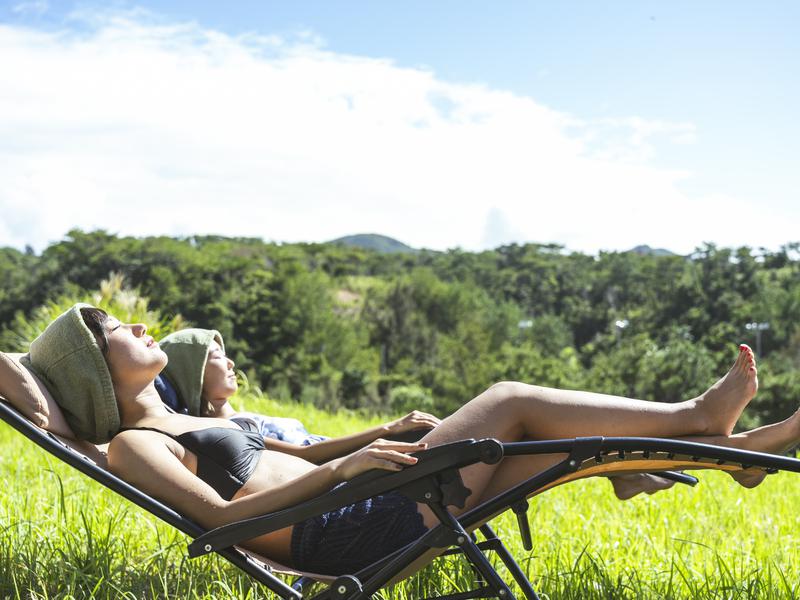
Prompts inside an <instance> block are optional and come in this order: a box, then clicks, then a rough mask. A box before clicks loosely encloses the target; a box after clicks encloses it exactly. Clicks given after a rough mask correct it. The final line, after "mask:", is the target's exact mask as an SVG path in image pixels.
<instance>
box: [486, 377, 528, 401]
mask: <svg viewBox="0 0 800 600" xmlns="http://www.w3.org/2000/svg"><path fill="white" fill-rule="evenodd" d="M523 387H525V384H524V383H520V382H519V381H498V382H497V383H495V384H493V385H492V386H491V387H490V388H489V390H488V391H489V392H491V393H492V395H495V396H499V397H502V398H513V397H516V396H520V395H522V388H523Z"/></svg>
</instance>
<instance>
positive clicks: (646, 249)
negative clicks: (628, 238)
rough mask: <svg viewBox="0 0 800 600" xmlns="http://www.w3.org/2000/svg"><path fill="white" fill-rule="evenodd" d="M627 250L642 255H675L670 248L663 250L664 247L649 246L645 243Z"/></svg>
mask: <svg viewBox="0 0 800 600" xmlns="http://www.w3.org/2000/svg"><path fill="white" fill-rule="evenodd" d="M628 252H633V253H634V254H639V255H643V256H677V255H676V254H675V253H674V252H671V251H670V250H665V249H664V248H651V247H650V246H646V245H642V246H636V247H635V248H631V249H630V250H628Z"/></svg>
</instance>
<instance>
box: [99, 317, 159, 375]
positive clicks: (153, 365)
mask: <svg viewBox="0 0 800 600" xmlns="http://www.w3.org/2000/svg"><path fill="white" fill-rule="evenodd" d="M104 327H105V331H106V339H107V340H108V352H107V353H106V362H107V363H108V370H109V372H110V373H111V378H112V380H113V381H114V383H115V385H117V384H125V383H147V382H148V381H152V380H153V379H155V377H156V375H158V374H159V373H160V372H161V371H162V370H163V368H164V367H165V366H166V364H167V355H166V354H164V351H163V350H161V348H159V347H158V342H156V341H155V340H154V339H153V338H152V336H149V335H147V326H146V325H143V324H142V323H134V324H128V323H121V322H120V321H119V320H118V319H116V318H114V317H112V316H109V317H108V319H107V320H106V322H105V324H104Z"/></svg>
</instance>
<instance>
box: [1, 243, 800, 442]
mask: <svg viewBox="0 0 800 600" xmlns="http://www.w3.org/2000/svg"><path fill="white" fill-rule="evenodd" d="M0 281H2V282H3V283H2V286H0V349H3V350H6V351H25V350H26V349H27V343H28V342H29V341H30V339H31V337H32V336H33V335H35V333H36V331H37V330H39V329H40V328H41V327H42V326H43V325H44V324H45V323H46V317H47V318H49V315H51V314H52V313H53V311H54V310H55V309H56V308H59V307H62V306H66V305H68V304H69V303H71V302H73V301H75V300H76V299H86V298H91V297H92V294H100V296H102V293H101V292H102V289H101V288H103V286H105V293H106V296H108V297H111V296H114V295H115V294H116V296H117V297H116V299H115V302H116V304H115V305H114V306H115V307H123V306H124V305H125V304H124V301H125V298H127V299H128V301H129V303H130V302H133V303H134V304H135V302H140V304H139V305H137V306H138V307H139V308H138V309H131V310H130V311H128V312H127V313H126V314H132V315H138V314H143V315H145V316H146V318H147V319H149V320H150V324H151V325H152V326H153V327H154V328H155V331H156V332H158V333H166V332H168V331H170V330H171V329H174V328H176V327H180V326H182V325H185V324H191V325H195V326H199V327H210V328H215V329H219V330H220V331H221V332H222V333H223V335H224V336H225V340H226V346H227V350H228V354H229V355H230V356H231V358H233V359H234V361H235V362H236V364H237V368H238V369H240V370H241V371H242V373H243V376H244V377H245V378H246V380H247V381H248V382H249V384H250V385H254V386H257V387H259V388H260V389H262V390H264V391H265V392H266V393H268V394H270V395H271V396H274V397H276V398H280V399H286V400H294V401H300V402H309V403H313V404H315V405H317V406H322V407H327V408H331V409H336V408H340V407H346V408H358V409H364V410H370V411H382V412H386V411H392V412H400V411H404V410H409V409H412V408H423V409H427V410H430V411H434V412H436V413H438V414H440V415H444V414H446V413H448V412H451V411H452V410H454V409H455V408H457V407H458V406H460V405H461V404H463V403H464V402H466V401H467V400H469V399H470V398H472V397H473V396H474V395H476V394H477V393H479V392H480V391H482V390H483V389H485V388H486V387H487V386H488V385H489V384H491V383H492V382H494V381H499V380H503V379H513V380H520V381H527V382H531V383H536V384H540V385H547V386H556V387H564V388H573V389H590V390H594V391H600V392H606V393H611V394H621V395H626V396H634V397H639V398H645V399H649V400H660V401H677V400H680V399H684V398H687V397H691V396H694V395H697V394H699V393H700V392H702V391H703V390H704V389H706V388H707V387H708V386H709V385H710V384H711V383H712V382H713V381H714V380H715V379H716V378H718V377H719V376H720V375H722V374H723V373H724V372H725V371H726V370H727V369H728V368H729V366H730V365H731V363H732V361H733V359H734V358H735V356H736V352H737V345H738V343H739V342H744V343H748V344H750V345H751V346H753V347H754V348H756V346H758V350H759V356H758V358H759V363H760V370H759V377H760V381H761V389H760V391H759V394H758V396H757V398H756V400H755V401H754V402H753V403H752V404H751V407H750V408H749V409H748V411H747V413H746V415H745V419H744V421H743V424H744V425H747V426H752V425H756V424H759V423H761V422H765V421H767V420H773V419H776V418H780V417H784V416H788V415H789V414H790V413H791V412H792V411H794V410H795V409H796V408H797V404H798V402H800V375H798V366H799V365H800V328H798V323H800V244H796V243H795V244H787V245H785V246H783V247H781V248H780V249H779V250H777V251H768V250H765V249H753V248H748V247H741V248H720V247H717V246H715V245H712V244H706V245H704V246H702V247H700V248H698V249H696V250H695V251H694V252H693V253H692V254H690V255H688V256H677V255H668V256H657V255H651V254H638V253H634V252H601V253H600V254H599V255H597V256H592V255H587V254H583V253H579V252H569V251H567V250H566V249H565V248H563V247H561V246H558V245H552V244H547V245H542V244H523V245H518V244H511V245H508V246H502V247H499V248H496V249H493V250H487V251H483V252H465V251H462V250H458V249H454V250H449V251H446V252H434V251H427V250H422V251H419V252H414V253H393V254H386V253H379V252H376V251H371V250H366V249H361V248H356V247H352V246H343V245H337V244H275V243H267V242H264V241H262V240H260V239H254V238H226V237H219V236H191V237H184V238H170V237H146V238H134V237H120V236H117V235H113V234H111V233H108V232H105V231H91V232H83V231H79V230H73V231H71V232H69V234H68V235H67V236H66V237H65V238H64V239H63V240H62V241H59V242H57V243H54V244H52V245H50V246H49V247H47V248H46V249H45V250H43V251H42V252H41V253H40V254H36V253H35V252H33V251H31V250H30V249H28V250H26V251H19V250H16V249H13V248H0ZM109 286H111V287H112V288H114V289H111V290H110V291H109ZM114 286H116V287H114ZM109 294H110V296H109ZM125 294H127V296H125ZM134 308H135V307H134ZM137 310H138V313H137ZM37 311H38V312H37Z"/></svg>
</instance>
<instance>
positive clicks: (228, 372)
mask: <svg viewBox="0 0 800 600" xmlns="http://www.w3.org/2000/svg"><path fill="white" fill-rule="evenodd" d="M233 366H234V363H233V361H232V360H231V359H230V358H228V357H227V356H225V353H224V352H223V351H222V348H221V347H220V345H219V344H218V343H217V342H211V345H210V346H209V348H208V358H207V359H206V370H205V372H204V373H203V400H205V401H207V402H209V403H210V404H211V406H213V407H215V408H216V407H217V406H219V405H222V404H224V403H225V402H227V400H228V398H230V397H231V396H233V394H235V393H236V389H237V388H238V387H239V385H238V384H237V383H236V373H234V372H233Z"/></svg>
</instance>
